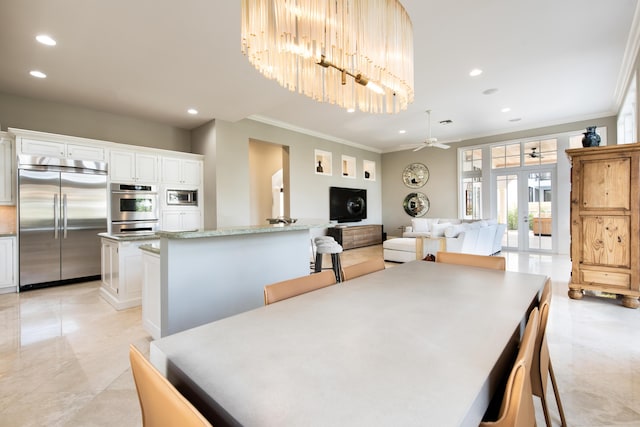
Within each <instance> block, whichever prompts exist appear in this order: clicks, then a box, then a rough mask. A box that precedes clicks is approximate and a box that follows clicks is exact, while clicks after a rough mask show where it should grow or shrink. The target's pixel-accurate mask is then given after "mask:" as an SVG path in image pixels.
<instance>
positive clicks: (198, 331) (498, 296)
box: [151, 261, 546, 427]
mask: <svg viewBox="0 0 640 427" xmlns="http://www.w3.org/2000/svg"><path fill="white" fill-rule="evenodd" d="M545 279H546V277H545V276H540V275H534V274H526V273H515V272H503V271H495V270H489V269H481V268H472V267H462V266H454V265H447V264H440V263H433V262H425V261H413V262H409V263H406V264H402V265H399V266H394V267H392V268H388V269H386V270H383V271H380V272H376V273H372V274H368V275H366V276H362V277H359V278H356V279H353V280H350V281H347V282H343V283H340V284H337V285H335V286H330V287H328V288H324V289H320V290H317V291H314V292H310V293H308V294H304V295H300V296H297V297H294V298H291V299H288V300H284V301H280V302H277V303H275V304H271V305H269V306H265V307H261V308H258V309H255V310H252V311H248V312H245V313H241V314H239V315H236V316H233V317H229V318H225V319H222V320H219V321H216V322H213V323H210V324H207V325H203V326H200V327H197V328H194V329H191V330H187V331H184V332H180V333H178V334H175V335H171V336H168V337H165V338H163V339H161V340H158V341H154V342H152V343H151V362H152V363H153V364H154V365H155V366H156V367H157V368H158V369H159V370H160V371H161V372H164V373H165V375H167V376H168V377H169V379H170V380H171V381H172V382H175V381H176V378H179V377H181V376H184V377H186V378H187V379H188V380H189V381H192V382H193V383H194V384H195V385H196V386H197V387H196V388H197V389H199V391H198V393H201V394H204V395H206V396H205V397H204V400H209V401H213V402H215V405H214V406H217V405H219V407H222V408H224V410H225V411H226V412H227V415H230V416H231V417H232V421H234V422H237V423H238V424H240V425H244V426H314V425H318V426H321V425H322V426H340V425H349V426H377V425H380V426H383V425H384V426H390V425H394V426H411V425H421V426H439V427H444V426H460V425H477V424H478V421H479V418H478V417H481V416H482V413H483V412H484V409H486V406H484V405H485V403H480V404H478V402H481V401H485V400H487V399H488V397H486V396H481V395H482V393H486V383H487V381H488V377H489V373H490V372H491V370H492V369H493V367H494V365H495V364H496V360H497V359H498V358H499V357H500V355H501V353H502V351H503V350H504V349H505V346H506V345H507V342H509V340H510V338H511V337H512V336H513V333H514V331H515V330H516V329H517V328H518V327H519V325H520V324H521V321H522V320H523V318H525V316H526V313H527V310H528V308H529V307H530V306H531V304H532V302H533V301H535V299H536V298H537V295H538V292H539V291H540V289H541V288H542V287H543V285H544V282H545ZM196 406H197V405H196ZM478 406H480V407H478ZM203 412H204V411H203ZM478 414H479V415H478Z"/></svg>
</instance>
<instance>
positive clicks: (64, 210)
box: [62, 194, 67, 239]
mask: <svg viewBox="0 0 640 427" xmlns="http://www.w3.org/2000/svg"><path fill="white" fill-rule="evenodd" d="M62 230H63V231H64V233H63V235H62V238H63V239H66V238H67V195H66V194H63V195H62Z"/></svg>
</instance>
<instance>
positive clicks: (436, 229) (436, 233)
mask: <svg viewBox="0 0 640 427" xmlns="http://www.w3.org/2000/svg"><path fill="white" fill-rule="evenodd" d="M450 225H451V223H450V222H445V223H443V224H433V225H432V226H431V237H444V230H446V229H447V227H449V226H450Z"/></svg>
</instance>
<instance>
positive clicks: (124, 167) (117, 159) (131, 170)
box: [109, 151, 136, 182]
mask: <svg viewBox="0 0 640 427" xmlns="http://www.w3.org/2000/svg"><path fill="white" fill-rule="evenodd" d="M135 164H136V156H135V153H133V152H132V151H112V152H111V162H110V163H109V175H110V176H111V180H112V181H116V182H135V181H136V177H135V175H136V170H135Z"/></svg>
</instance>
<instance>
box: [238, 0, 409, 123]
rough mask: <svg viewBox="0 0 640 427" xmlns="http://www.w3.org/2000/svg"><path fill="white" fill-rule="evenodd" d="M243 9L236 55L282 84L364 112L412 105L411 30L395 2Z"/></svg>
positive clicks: (268, 4) (312, 0)
mask: <svg viewBox="0 0 640 427" xmlns="http://www.w3.org/2000/svg"><path fill="white" fill-rule="evenodd" d="M241 7H242V11H241V17H242V22H241V32H242V53H243V54H245V55H246V56H247V58H248V59H249V62H250V63H251V64H252V65H253V66H254V67H255V68H256V69H257V70H258V71H260V73H262V74H263V75H264V76H266V77H268V78H270V79H275V80H276V81H277V82H278V83H279V84H280V85H281V86H283V87H285V88H287V89H289V90H292V91H297V92H298V93H301V94H304V95H305V96H308V97H310V98H313V99H314V100H317V101H320V102H328V103H332V104H337V105H340V106H341V107H344V108H358V109H360V110H361V111H365V112H370V113H382V112H388V113H397V112H399V111H402V110H405V109H407V107H408V104H409V103H411V102H413V97H414V92H413V26H412V24H411V20H410V18H409V16H408V14H407V13H406V11H405V10H404V8H403V7H402V5H401V4H400V3H399V1H398V0H242V2H241ZM343 78H344V79H345V80H344V84H343ZM367 82H368V85H367V87H365V86H364V85H365V84H367ZM380 92H381V93H380Z"/></svg>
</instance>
